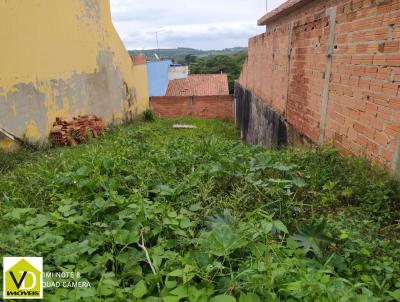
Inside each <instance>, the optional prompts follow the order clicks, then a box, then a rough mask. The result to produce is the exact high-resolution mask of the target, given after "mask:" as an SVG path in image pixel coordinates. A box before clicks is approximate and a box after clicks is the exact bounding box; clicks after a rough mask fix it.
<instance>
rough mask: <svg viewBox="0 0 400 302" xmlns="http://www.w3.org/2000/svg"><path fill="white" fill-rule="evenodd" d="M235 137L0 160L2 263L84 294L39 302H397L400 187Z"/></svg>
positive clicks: (307, 153) (332, 161) (162, 125)
mask: <svg viewBox="0 0 400 302" xmlns="http://www.w3.org/2000/svg"><path fill="white" fill-rule="evenodd" d="M175 122H180V123H185V124H187V123H190V124H194V125H196V126H197V129H191V130H174V129H172V125H173V124H174V123H175ZM238 137H239V134H238V131H237V130H236V128H235V126H234V125H233V124H231V123H229V122H222V121H204V120H196V119H184V120H176V121H174V120H156V121H155V122H148V123H146V122H140V123H136V124H133V125H125V126H122V127H118V128H113V129H111V130H110V131H109V133H107V134H106V135H104V136H102V137H100V138H99V139H96V140H93V141H91V142H89V144H87V145H80V146H78V147H75V148H57V149H44V150H38V151H32V150H20V151H18V152H16V153H12V154H5V153H0V170H1V175H0V200H1V201H2V202H1V204H0V214H1V215H2V217H3V219H2V221H1V229H0V250H1V252H2V254H3V255H10V256H16V255H30V256H43V257H44V263H45V271H71V270H72V271H79V272H81V273H82V280H86V281H89V282H90V283H91V284H92V287H91V288H89V289H65V288H57V289H54V288H53V289H45V298H46V299H47V300H48V301H167V302H168V301H211V302H218V301H222V302H224V301H236V300H237V301H240V302H242V301H265V300H266V301H339V300H340V301H393V300H396V299H400V280H399V278H400V259H399V258H400V247H399V245H400V238H399V230H400V226H399V220H400V185H399V183H398V182H397V181H395V180H393V179H392V178H391V177H390V176H388V175H387V174H386V173H385V172H384V171H382V170H380V169H379V168H376V167H371V166H370V165H369V164H368V163H366V162H365V161H363V160H360V159H351V158H343V157H341V156H339V155H338V154H337V152H336V151H335V150H333V149H329V148H323V149H311V150H310V149H308V150H302V149H269V150H268V149H265V148H263V147H260V146H246V145H244V144H243V143H241V142H240V141H239V139H238ZM146 252H147V253H146ZM147 255H148V256H147Z"/></svg>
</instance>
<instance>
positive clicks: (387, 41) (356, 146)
mask: <svg viewBox="0 0 400 302" xmlns="http://www.w3.org/2000/svg"><path fill="white" fill-rule="evenodd" d="M292 2H296V3H297V4H296V6H297V7H296V9H293V10H291V11H288V10H286V12H284V13H283V14H281V13H279V14H275V17H273V18H271V16H272V15H273V13H272V14H270V15H269V16H268V15H267V16H266V18H263V19H262V20H261V22H262V23H263V24H267V31H266V33H264V34H262V35H259V36H257V37H254V38H251V39H250V41H249V56H248V60H247V62H246V64H245V66H244V68H243V71H242V74H241V76H240V79H239V81H238V89H241V88H243V89H244V90H247V91H249V92H250V93H251V94H253V95H254V96H256V97H257V98H258V99H259V100H261V101H262V102H263V103H264V104H265V105H266V106H268V107H269V108H270V109H272V110H273V111H275V112H276V113H279V114H280V115H281V116H282V117H284V118H285V119H286V121H287V123H288V125H289V126H290V127H293V128H294V129H296V130H297V131H298V132H299V133H300V134H303V135H305V136H306V137H307V138H309V139H310V140H311V141H313V142H314V143H317V144H334V145H335V146H336V147H337V148H338V149H339V150H341V152H342V153H345V154H346V153H351V154H355V155H357V156H363V157H365V158H367V159H369V160H371V161H373V162H378V163H380V164H382V165H383V166H385V167H387V168H389V169H392V171H393V172H394V173H399V174H400V159H399V158H400V149H399V148H400V142H399V140H400V134H399V133H400V89H399V88H400V48H399V45H400V0H382V1H381V0H352V1H351V0H337V1H333V0H329V1H323V0H314V1H304V0H296V1H292ZM302 3H303V4H302ZM239 86H240V87H239Z"/></svg>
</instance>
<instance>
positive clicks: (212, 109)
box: [150, 95, 233, 119]
mask: <svg viewBox="0 0 400 302" xmlns="http://www.w3.org/2000/svg"><path fill="white" fill-rule="evenodd" d="M150 106H151V108H152V110H154V112H155V113H156V114H157V115H159V116H162V117H184V116H195V117H201V118H220V119H233V96H230V95H222V96H218V95H217V96H194V97H187V96H162V97H151V98H150Z"/></svg>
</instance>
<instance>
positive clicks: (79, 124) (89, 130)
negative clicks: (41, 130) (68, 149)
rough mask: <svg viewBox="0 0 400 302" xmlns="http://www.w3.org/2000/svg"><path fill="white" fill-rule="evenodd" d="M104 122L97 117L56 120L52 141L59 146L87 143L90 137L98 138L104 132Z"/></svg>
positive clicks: (85, 116) (51, 134)
mask: <svg viewBox="0 0 400 302" xmlns="http://www.w3.org/2000/svg"><path fill="white" fill-rule="evenodd" d="M104 129H105V127H104V122H103V120H102V119H101V118H99V117H97V116H96V115H84V116H78V117H74V118H73V119H65V118H60V117H58V118H56V122H55V123H54V124H53V129H52V130H51V132H50V140H51V142H52V144H53V145H57V146H76V145H78V144H81V143H85V142H86V141H87V140H88V138H89V137H90V136H92V137H97V136H98V135H99V134H101V133H102V132H103V131H104Z"/></svg>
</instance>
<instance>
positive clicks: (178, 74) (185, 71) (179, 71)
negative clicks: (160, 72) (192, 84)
mask: <svg viewBox="0 0 400 302" xmlns="http://www.w3.org/2000/svg"><path fill="white" fill-rule="evenodd" d="M188 75H189V66H170V67H169V68H168V80H180V79H186V78H187V77H188Z"/></svg>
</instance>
